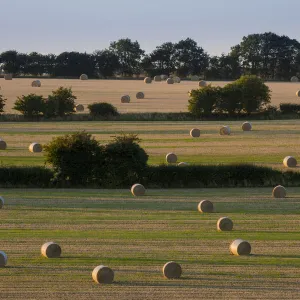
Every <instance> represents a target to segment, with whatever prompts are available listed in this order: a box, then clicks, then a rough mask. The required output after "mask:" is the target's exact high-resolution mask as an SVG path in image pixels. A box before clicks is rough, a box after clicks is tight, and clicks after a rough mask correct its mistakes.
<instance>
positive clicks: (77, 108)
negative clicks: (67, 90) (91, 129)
mask: <svg viewBox="0 0 300 300" xmlns="http://www.w3.org/2000/svg"><path fill="white" fill-rule="evenodd" d="M75 110H76V112H83V111H84V106H83V105H82V104H77V105H76V107H75Z"/></svg>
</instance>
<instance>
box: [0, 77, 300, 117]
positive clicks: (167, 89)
mask: <svg viewBox="0 0 300 300" xmlns="http://www.w3.org/2000/svg"><path fill="white" fill-rule="evenodd" d="M33 80H34V79H13V80H12V81H4V80H2V81H1V84H0V85H1V91H0V94H2V95H3V96H4V97H5V98H7V100H8V101H7V106H6V107H5V111H6V113H16V111H14V110H12V107H13V103H14V101H15V100H16V99H17V97H18V96H22V95H27V94H30V93H37V94H38V95H43V96H45V97H46V96H47V95H49V94H50V93H51V91H52V90H55V89H57V88H58V87H60V86H64V87H72V90H73V92H74V95H76V96H77V98H78V99H77V103H80V104H83V105H85V106H86V105H88V104H91V103H94V102H108V103H111V104H113V105H115V106H116V107H117V108H118V110H119V111H120V112H121V113H125V112H131V113H133V112H186V111H187V103H188V102H187V101H188V91H189V90H191V89H196V88H198V82H197V81H195V82H190V81H182V82H181V83H180V84H173V85H168V84H166V83H165V82H153V83H152V84H145V83H144V82H143V81H142V80H87V81H80V80H78V79H77V80H63V79H42V80H41V82H42V87H41V88H33V87H31V82H32V81H33ZM208 83H210V82H208ZM225 84H226V82H216V81H215V82H212V85H214V86H218V85H219V86H224V85H225ZM267 85H268V86H269V87H270V89H271V91H272V100H271V103H272V105H279V104H280V103H288V102H292V103H297V102H298V98H297V97H296V91H297V90H298V89H299V87H300V85H299V84H298V83H267ZM139 91H143V92H144V93H145V99H144V100H136V99H135V95H136V93H137V92H139ZM125 94H128V95H130V96H131V103H130V104H126V103H123V104H122V103H121V101H120V99H121V96H122V95H125Z"/></svg>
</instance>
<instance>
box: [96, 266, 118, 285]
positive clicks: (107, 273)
mask: <svg viewBox="0 0 300 300" xmlns="http://www.w3.org/2000/svg"><path fill="white" fill-rule="evenodd" d="M114 276H115V274H114V271H113V270H112V269H111V268H109V267H105V266H103V265H100V266H98V267H96V268H95V269H94V270H93V272H92V278H93V280H94V281H95V282H96V283H104V284H110V283H113V281H114Z"/></svg>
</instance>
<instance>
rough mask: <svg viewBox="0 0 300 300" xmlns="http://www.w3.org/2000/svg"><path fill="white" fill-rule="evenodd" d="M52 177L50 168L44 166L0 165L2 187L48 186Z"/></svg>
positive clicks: (0, 184) (0, 183)
mask: <svg viewBox="0 0 300 300" xmlns="http://www.w3.org/2000/svg"><path fill="white" fill-rule="evenodd" d="M52 177H53V172H52V170H49V169H46V168H44V167H15V166H10V167H2V166H1V167H0V186H1V187H2V188H3V187H6V188H11V187H27V188H48V187H50V181H51V178H52Z"/></svg>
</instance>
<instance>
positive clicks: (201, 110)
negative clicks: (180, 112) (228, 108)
mask: <svg viewBox="0 0 300 300" xmlns="http://www.w3.org/2000/svg"><path fill="white" fill-rule="evenodd" d="M220 93H221V88H220V87H212V86H211V85H208V86H205V87H203V88H200V89H197V90H192V91H191V93H190V99H189V105H188V110H189V112H190V113H191V114H192V115H194V116H196V117H201V116H208V115H211V114H212V112H213V110H215V108H216V104H217V103H218V102H219V99H220Z"/></svg>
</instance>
